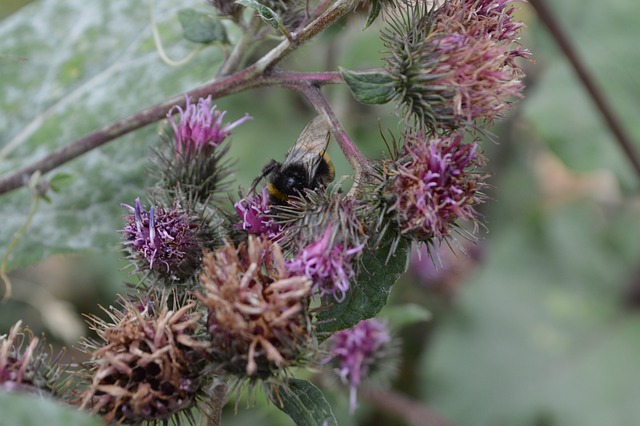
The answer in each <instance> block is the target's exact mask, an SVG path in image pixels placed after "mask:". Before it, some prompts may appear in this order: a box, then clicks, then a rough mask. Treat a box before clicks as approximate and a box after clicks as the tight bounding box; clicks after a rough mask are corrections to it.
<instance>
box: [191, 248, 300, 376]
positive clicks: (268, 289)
mask: <svg viewBox="0 0 640 426" xmlns="http://www.w3.org/2000/svg"><path fill="white" fill-rule="evenodd" d="M200 283H201V285H202V287H203V294H200V295H199V298H200V300H201V302H202V303H203V304H204V305H205V306H206V307H207V309H208V311H209V316H208V326H209V334H210V339H211V343H212V356H213V358H214V359H215V360H216V361H217V362H219V363H220V364H221V367H222V368H223V369H224V370H225V371H226V372H228V373H231V374H235V375H238V376H240V377H244V376H248V377H252V378H261V379H266V378H268V377H272V376H277V374H278V372H280V371H282V369H283V368H284V367H287V366H290V365H292V364H294V363H295V362H296V361H299V360H300V359H302V358H304V355H305V352H306V350H307V348H308V347H309V345H310V343H311V340H312V337H311V327H310V317H309V313H308V309H307V308H308V299H309V296H310V294H311V281H310V280H309V279H308V278H306V277H304V276H290V275H289V273H288V272H287V271H286V269H285V261H284V257H283V255H282V251H281V249H280V247H279V246H278V244H277V243H273V242H271V241H269V240H267V239H260V238H257V237H254V236H249V240H248V242H247V243H241V244H240V245H239V247H238V248H236V247H234V246H233V245H230V244H227V245H226V246H225V247H222V248H220V249H218V250H216V251H215V252H207V253H205V255H204V262H203V270H202V273H201V275H200Z"/></svg>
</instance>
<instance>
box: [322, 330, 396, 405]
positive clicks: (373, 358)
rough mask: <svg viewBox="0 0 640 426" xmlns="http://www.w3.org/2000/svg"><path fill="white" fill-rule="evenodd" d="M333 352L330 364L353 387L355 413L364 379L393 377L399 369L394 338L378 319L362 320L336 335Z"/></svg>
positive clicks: (350, 399)
mask: <svg viewBox="0 0 640 426" xmlns="http://www.w3.org/2000/svg"><path fill="white" fill-rule="evenodd" d="M329 349H330V351H331V355H330V357H329V359H328V360H327V362H329V363H330V365H331V366H333V367H334V368H335V371H336V373H337V374H338V376H339V377H340V380H341V381H342V383H343V384H345V385H347V386H348V387H349V394H350V397H349V403H350V404H349V405H350V408H351V412H353V411H354V410H355V408H356V396H357V390H358V386H360V384H361V383H362V382H363V380H366V379H370V378H371V377H372V376H373V375H375V374H377V373H378V374H379V373H382V374H381V375H383V376H389V375H390V373H391V374H392V373H393V372H394V369H395V365H394V363H393V361H394V355H395V348H394V346H393V345H392V339H391V336H390V334H389V331H388V330H387V326H386V324H384V323H383V322H380V321H378V320H376V319H368V320H365V321H360V322H359V323H358V324H357V325H356V326H355V327H353V328H351V329H349V330H342V331H339V332H337V333H335V334H334V335H333V336H331V339H330V340H329ZM385 370H386V371H385Z"/></svg>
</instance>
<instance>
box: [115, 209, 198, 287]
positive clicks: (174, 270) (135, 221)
mask: <svg viewBox="0 0 640 426" xmlns="http://www.w3.org/2000/svg"><path fill="white" fill-rule="evenodd" d="M123 205H124V206H125V207H127V208H128V209H129V210H130V211H131V214H129V215H127V225H126V226H125V227H124V229H123V231H122V232H123V233H124V245H125V248H126V249H127V250H128V251H129V253H130V257H131V258H132V260H133V261H134V262H135V263H136V267H137V269H138V270H145V269H146V270H152V271H154V272H156V273H157V274H158V275H159V276H160V277H163V278H166V279H167V280H168V283H174V282H178V281H181V280H185V279H186V278H188V277H189V276H190V275H191V274H193V272H195V270H196V269H197V267H198V266H199V264H200V258H201V253H202V249H203V241H202V239H203V237H202V229H203V225H202V224H201V223H199V221H198V219H196V218H194V217H191V216H190V215H189V214H187V213H186V212H184V211H182V209H180V208H179V207H178V206H177V205H174V206H173V207H172V208H171V209H166V208H164V207H158V208H155V207H153V206H151V208H150V209H149V211H146V210H145V209H144V208H143V207H142V204H141V203H140V199H139V198H136V201H135V204H134V207H132V206H130V205H127V204H123Z"/></svg>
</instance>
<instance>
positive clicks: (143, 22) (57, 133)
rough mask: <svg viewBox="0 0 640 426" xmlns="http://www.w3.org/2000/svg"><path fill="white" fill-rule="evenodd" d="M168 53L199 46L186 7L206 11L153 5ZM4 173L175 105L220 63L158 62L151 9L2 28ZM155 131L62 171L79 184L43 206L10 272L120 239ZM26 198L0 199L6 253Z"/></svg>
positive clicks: (44, 10) (103, 1)
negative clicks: (185, 25)
mask: <svg viewBox="0 0 640 426" xmlns="http://www.w3.org/2000/svg"><path fill="white" fill-rule="evenodd" d="M153 4H154V9H155V16H156V19H157V21H158V26H159V31H160V34H161V35H162V38H163V43H164V45H165V49H166V50H167V54H168V55H169V56H170V57H172V58H175V59H180V58H182V57H184V56H186V55H187V54H188V53H189V52H190V51H191V50H193V49H194V48H195V46H196V45H195V44H193V43H191V42H189V41H187V40H185V39H183V38H182V31H181V27H180V23H179V20H178V15H177V14H178V10H179V9H178V8H183V7H186V6H190V5H193V6H195V5H197V4H199V3H198V2H197V1H196V0H189V1H187V2H186V3H185V2H181V3H180V4H175V3H174V2H170V1H166V0H162V1H154V2H153ZM0 52H1V53H2V56H1V57H0V66H1V67H2V84H0V110H1V111H2V113H1V114H0V144H1V145H0V174H6V173H8V172H10V171H12V170H16V169H17V168H19V167H21V166H24V165H26V164H28V163H30V162H33V161H34V160H36V159H40V158H42V157H43V156H45V155H46V154H47V153H48V152H51V151H52V150H54V149H56V148H59V147H61V146H64V145H66V144H68V143H70V142H71V141H73V140H75V139H77V138H79V137H81V136H83V135H85V134H87V133H89V132H91V131H93V130H96V129H98V128H100V127H102V126H104V125H106V124H109V123H110V122H112V121H114V120H116V119H120V118H123V117H125V116H127V115H128V114H131V113H134V112H136V111H138V110H141V109H143V108H145V107H148V106H151V105H153V104H155V103H157V102H160V101H163V100H165V99H167V98H169V97H170V96H174V95H177V94H180V93H181V92H185V91H186V90H188V89H190V88H193V87H194V86H196V85H197V84H199V83H202V82H203V81H206V80H207V79H209V78H210V76H211V75H212V69H215V68H214V66H215V64H216V63H217V62H218V61H219V57H220V56H219V55H220V54H219V52H217V51H216V50H215V48H209V49H207V50H205V51H203V52H201V53H200V55H199V56H198V58H196V60H194V61H192V62H190V63H189V64H187V65H185V66H183V67H180V68H175V67H171V66H168V65H166V64H165V63H163V62H162V61H161V60H160V57H159V55H158V53H157V51H156V49H155V45H154V43H153V39H152V32H151V28H150V18H149V10H148V8H147V4H146V3H145V2H126V1H125V2H112V1H107V0H98V1H91V2H86V1H82V0H69V1H64V2H59V1H56V0H45V1H41V2H36V3H33V4H31V5H28V6H26V7H24V8H23V9H22V10H20V11H19V12H17V13H16V14H14V15H12V16H10V17H9V18H7V19H6V20H4V21H2V23H0ZM157 129H158V127H157V126H149V127H147V128H145V129H143V130H140V131H138V132H135V133H133V134H130V135H128V136H126V137H123V138H121V139H119V140H116V141H113V142H111V143H109V144H108V145H107V146H104V147H102V148H101V149H98V150H94V151H92V152H90V153H88V154H86V155H84V156H82V157H81V158H78V159H76V160H74V161H73V162H71V163H69V164H68V165H65V166H63V167H62V168H61V169H60V170H61V171H63V172H65V173H68V174H70V175H72V176H73V181H72V182H71V184H70V185H69V186H68V187H67V188H66V189H65V190H63V191H61V192H59V193H57V194H54V195H53V196H52V197H51V199H52V202H51V204H50V205H47V204H44V203H41V207H40V209H39V211H38V212H37V214H36V215H35V217H34V220H33V222H32V225H31V226H30V228H29V230H28V231H27V233H26V234H25V235H24V236H23V238H22V240H21V241H20V243H19V244H18V246H17V248H16V250H15V251H14V252H13V254H12V255H11V258H10V266H11V267H15V266H20V265H26V264H29V263H32V262H36V261H40V260H42V259H44V258H46V257H47V256H49V255H51V254H53V253H59V252H69V251H84V250H103V249H105V248H107V247H108V248H111V247H112V246H114V245H115V244H116V243H117V241H118V238H119V235H118V232H117V230H118V229H119V228H121V227H122V221H121V216H122V214H123V213H124V211H123V209H122V207H121V206H120V203H122V202H127V203H130V202H132V200H133V199H134V198H135V197H136V196H139V195H142V196H144V194H143V190H144V186H145V167H147V165H148V163H147V154H148V146H149V144H151V143H155V142H156V141H157V136H156V134H157ZM30 202H31V201H30V194H29V193H28V191H26V190H24V189H22V190H18V191H15V192H13V193H10V194H8V195H4V196H2V197H0V217H2V219H3V226H2V227H1V228H0V242H2V243H3V244H1V245H2V246H3V247H4V246H5V245H6V242H8V241H9V240H10V238H11V237H12V235H13V233H14V232H15V231H17V230H18V229H19V228H20V226H21V225H22V223H23V222H24V220H25V217H26V216H27V214H28V212H29V206H30Z"/></svg>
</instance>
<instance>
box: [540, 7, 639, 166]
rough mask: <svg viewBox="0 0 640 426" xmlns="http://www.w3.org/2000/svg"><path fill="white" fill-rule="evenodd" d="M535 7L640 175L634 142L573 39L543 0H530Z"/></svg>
mask: <svg viewBox="0 0 640 426" xmlns="http://www.w3.org/2000/svg"><path fill="white" fill-rule="evenodd" d="M529 2H530V3H531V5H532V6H533V8H534V9H535V10H536V12H537V13H538V16H539V17H540V19H541V20H542V22H543V23H544V24H545V25H546V26H547V29H548V30H549V32H550V33H551V35H552V36H553V38H554V39H555V41H556V43H558V46H559V47H560V49H561V50H562V52H563V53H564V55H565V56H566V57H567V59H568V60H569V62H570V63H571V66H572V67H573V70H574V71H575V72H576V74H577V75H578V78H579V79H580V81H581V82H582V85H583V86H584V87H585V89H587V92H588V93H589V96H591V99H592V100H593V103H594V104H595V105H596V108H598V110H599V111H600V113H601V114H602V116H603V118H604V120H605V121H606V123H607V126H608V127H609V129H610V130H611V132H612V133H613V134H614V136H615V138H616V140H617V141H618V144H619V145H620V147H622V150H623V151H624V152H625V154H626V155H627V158H628V159H629V161H630V162H631V165H632V166H633V168H634V170H635V172H636V174H637V175H638V176H640V157H638V153H637V152H636V149H635V148H634V146H635V145H634V143H633V141H632V140H631V138H630V137H629V135H628V134H627V133H626V131H625V130H624V127H623V126H622V123H621V122H620V121H619V120H618V118H617V116H616V114H615V113H613V111H612V109H611V107H610V105H609V104H608V103H607V101H606V99H605V97H604V95H603V94H602V91H601V90H600V89H599V87H598V86H597V84H596V82H595V80H594V78H593V77H592V76H591V74H590V73H589V71H588V69H587V67H586V66H585V65H584V64H583V62H582V61H581V60H580V58H578V55H577V53H576V49H575V48H574V47H573V45H572V44H571V40H570V39H569V37H568V36H567V34H566V33H565V32H564V30H563V28H562V26H561V25H560V24H559V23H558V21H557V20H556V18H555V16H554V15H553V13H551V11H550V10H549V8H547V5H546V4H545V3H544V1H543V0H530V1H529Z"/></svg>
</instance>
